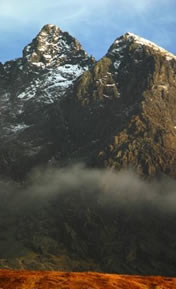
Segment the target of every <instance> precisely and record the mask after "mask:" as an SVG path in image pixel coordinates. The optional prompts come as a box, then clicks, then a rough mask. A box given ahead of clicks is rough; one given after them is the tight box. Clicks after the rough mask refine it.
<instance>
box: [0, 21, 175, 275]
mask: <svg viewBox="0 0 176 289" xmlns="http://www.w3.org/2000/svg"><path fill="white" fill-rule="evenodd" d="M175 102H176V57H175V56H174V55H172V54H170V53H169V52H167V51H165V50H164V49H162V48H160V47H158V46H156V45H155V44H153V43H151V42H149V41H147V40H144V39H142V38H140V37H138V36H136V35H134V34H131V33H126V34H125V35H123V36H121V37H120V38H118V39H117V40H115V42H114V43H113V44H112V46H111V47H110V48H109V50H108V52H107V54H106V55H105V57H103V58H102V59H101V60H100V61H98V62H95V60H94V59H93V58H92V57H89V56H88V55H87V53H86V52H85V51H84V50H83V48H82V47H81V45H80V44H79V42H78V41H77V40H75V39H74V38H73V37H72V36H70V35H69V34H68V33H66V32H62V31H61V30H60V29H59V28H58V27H56V26H54V25H46V26H44V27H43V28H42V30H41V31H40V33H39V34H38V35H37V37H36V38H35V39H34V40H33V41H32V43H31V44H29V45H27V46H26V47H25V48H24V51H23V57H22V58H19V59H16V60H14V61H9V62H6V63H5V64H0V106H1V110H0V130H1V135H0V174H1V176H3V177H7V176H8V177H9V178H10V179H15V180H18V181H19V180H20V181H21V182H20V183H19V182H18V183H17V184H16V183H15V185H14V183H13V182H12V185H11V183H10V187H9V184H8V185H6V183H5V184H4V183H3V181H1V186H0V192H1V194H2V202H1V203H0V216H1V218H0V230H1V233H2V236H0V266H1V267H2V268H20V269H52V270H53V269H55V270H58V269H59V270H75V271H81V270H86V271H88V270H96V271H104V272H118V273H130V274H137V273H138V274H163V275H166V274H167V275H174V274H175V266H176V258H175V247H176V244H175V239H176V237H175V236H176V233H175V220H176V218H175V212H173V211H174V210H172V211H169V210H167V209H165V210H163V211H162V209H161V208H160V207H159V206H158V205H157V206H155V204H153V199H151V200H149V201H148V199H147V202H144V203H143V202H141V203H140V204H139V205H138V202H137V200H136V202H132V203H130V202H129V203H128V198H130V195H128V193H129V191H130V192H131V184H132V183H133V177H130V178H129V179H128V178H126V179H125V182H124V184H126V183H127V184H128V186H127V187H126V186H124V188H123V190H122V193H123V194H126V193H127V195H123V196H124V199H123V196H122V200H123V201H122V202H121V200H120V201H119V202H118V199H117V200H116V201H114V202H113V201H112V202H111V204H110V205H107V203H108V202H109V199H111V198H112V194H111V193H113V192H114V190H115V189H116V186H115V187H114V184H117V181H115V179H117V180H118V182H119V184H118V185H117V192H115V194H116V193H117V195H118V193H119V192H121V188H120V187H119V186H121V185H120V184H121V182H120V179H119V177H118V175H117V176H116V175H115V177H114V178H113V180H112V179H111V178H105V180H106V181H107V182H108V184H109V183H111V181H112V184H111V186H110V188H109V187H108V186H106V185H107V184H106V183H104V186H102V183H101V181H102V179H103V180H104V174H102V171H101V172H100V171H98V172H97V171H96V170H95V171H94V170H93V168H97V167H99V168H103V169H104V168H110V169H112V168H114V169H117V171H118V170H121V169H123V168H127V167H130V168H131V167H132V168H133V169H134V170H136V171H137V173H138V174H139V175H141V176H143V177H156V176H161V175H167V176H171V177H174V178H175V177H176V145H175V143H176V113H175V112H176V111H175V110H176V106H175ZM80 162H81V163H85V164H86V165H87V167H89V168H90V171H91V174H92V173H93V176H92V175H91V178H90V171H89V170H88V171H85V174H84V168H83V169H79V170H78V171H77V170H76V173H75V170H74V169H73V171H72V170H71V171H69V168H66V169H63V167H64V166H66V165H70V164H73V163H80ZM36 166H42V167H50V169H51V168H52V167H55V169H56V172H55V169H54V170H53V171H52V170H51V172H50V171H49V177H48V175H47V174H45V171H42V173H41V174H42V175H43V176H44V177H43V178H42V179H41V178H39V179H37V180H36V179H35V181H36V183H35V186H34V185H33V181H31V179H30V178H29V179H27V181H26V180H25V176H26V174H27V173H28V172H29V171H30V170H31V169H33V168H34V167H36ZM59 168H60V169H59ZM61 168H62V169H63V170H62V169H61ZM57 170H59V173H58V171H57ZM60 170H61V171H60ZM115 171H116V170H114V171H113V170H111V172H115ZM73 172H74V173H73ZM82 172H83V175H82ZM60 174H61V176H62V178H61V177H60ZM74 174H75V175H74ZM97 174H98V176H99V179H100V180H101V181H100V183H101V186H99V184H98V185H97V183H96V185H95V186H93V184H94V182H95V179H96V176H97ZM52 175H54V176H55V178H54V179H53V178H52V177H51V176H52ZM73 175H74V178H75V176H76V181H75V179H74V178H72V177H73ZM37 176H38V175H37ZM40 177H41V176H40ZM35 178H36V177H35ZM123 178H125V177H124V176H123ZM70 180H72V182H71V184H72V185H73V186H71V185H70ZM79 180H81V182H82V183H81V185H79V186H77V185H76V183H77V182H78V183H79ZM126 180H127V181H126ZM138 181H139V180H138V179H137V181H136V183H137V184H138ZM167 181H168V179H166V183H167ZM114 182H115V183H114ZM168 182H170V180H169V181H168ZM31 183H32V184H31ZM129 183H130V188H129ZM136 183H135V185H136ZM166 183H164V185H163V187H162V188H161V187H159V188H160V192H159V193H161V195H162V194H163V196H167V195H168V191H167V190H171V191H174V190H175V189H173V187H174V186H172V185H171V186H170V187H169V188H167V186H166ZM63 184H64V185H63ZM174 184H175V183H174ZM50 185H51V186H50ZM53 185H54V188H55V191H54V193H53V195H52V190H53V188H52V186H53ZM65 185H66V189H65V187H64V186H65ZM154 185H156V184H155V183H154ZM13 187H14V188H13ZM106 187H107V192H108V197H107V196H106V201H104V200H103V197H102V193H103V192H104V188H106ZM9 188H10V189H9ZM174 188H175V187H174ZM135 189H137V190H139V189H140V191H141V194H142V193H143V192H144V193H145V194H146V196H148V195H149V196H150V194H149V193H150V191H152V187H151V186H149V187H147V189H145V184H143V186H138V185H136V187H135ZM107 192H106V193H107ZM133 192H134V189H133ZM131 193H132V192H131ZM134 193H136V192H134ZM48 196H50V197H48ZM137 196H138V197H139V200H141V199H140V195H137ZM155 197H156V196H155ZM158 197H159V198H160V194H158V195H157V198H158ZM171 197H172V198H173V200H174V196H173V195H171ZM136 199H137V198H136ZM154 199H155V198H154ZM171 200H172V199H171ZM169 202H170V201H169ZM121 203H123V204H124V203H125V205H122V206H121ZM136 203H137V206H136ZM169 204H171V202H170V203H169ZM31 208H32V209H31ZM146 216H147V218H146ZM100 245H101V246H100ZM9 248H10V249H9Z"/></svg>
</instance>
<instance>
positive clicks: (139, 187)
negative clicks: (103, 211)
mask: <svg viewBox="0 0 176 289" xmlns="http://www.w3.org/2000/svg"><path fill="white" fill-rule="evenodd" d="M78 193H79V194H81V195H87V196H89V197H90V198H89V201H90V200H91V198H92V202H94V201H95V197H96V200H98V202H99V203H101V204H103V206H107V207H108V206H112V205H113V206H114V205H115V204H118V206H119V205H120V206H122V207H123V206H133V207H134V206H149V207H150V206H152V207H156V208H157V209H159V210H163V211H169V212H174V211H175V209H176V181H175V180H172V179H170V178H167V177H163V178H162V179H161V180H160V181H151V182H147V181H144V180H142V179H141V178H140V177H139V176H137V175H136V174H135V173H134V172H133V171H132V170H122V171H120V172H116V171H115V170H112V169H90V168H86V167H85V166H84V165H83V164H77V165H74V166H69V167H65V168H47V169H35V170H33V171H32V172H31V173H30V174H29V176H28V177H27V178H26V180H25V181H24V183H22V184H18V183H15V182H13V181H10V180H1V181H0V197H1V204H0V206H1V207H2V208H3V209H5V208H8V209H10V208H11V209H14V208H16V209H19V208H23V207H26V206H27V207H30V205H31V204H32V205H34V204H35V206H37V205H38V204H41V202H43V201H48V200H52V199H53V198H56V197H57V196H59V195H62V196H63V195H64V194H67V195H77V194H78Z"/></svg>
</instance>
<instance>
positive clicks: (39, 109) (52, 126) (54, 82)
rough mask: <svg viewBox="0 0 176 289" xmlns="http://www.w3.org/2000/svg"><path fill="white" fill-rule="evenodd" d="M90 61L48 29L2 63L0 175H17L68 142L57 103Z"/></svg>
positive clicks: (66, 36)
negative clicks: (0, 173) (18, 56)
mask: <svg viewBox="0 0 176 289" xmlns="http://www.w3.org/2000/svg"><path fill="white" fill-rule="evenodd" d="M93 63H94V59H92V58H90V57H88V55H87V53H86V52H85V51H84V50H83V49H82V47H81V45H80V44H79V42H78V41H77V40H75V39H74V38H73V37H72V36H70V35H69V34H68V33H66V32H62V31H61V30H60V29H59V28H58V27H57V26H54V25H46V26H44V27H43V28H42V30H41V31H40V33H39V34H38V35H37V37H36V38H35V39H34V40H33V41H32V43H31V44H29V45H27V46H26V47H25V48H24V51H23V57H22V58H19V59H16V60H14V61H9V62H6V63H5V64H4V65H1V74H0V95H1V97H0V104H1V108H2V109H1V115H0V119H1V124H0V128H1V149H0V155H1V156H0V159H1V165H0V171H1V172H3V173H5V174H6V175H10V176H13V177H16V178H18V177H20V176H21V175H23V172H25V171H28V170H29V169H30V168H31V167H33V166H35V165H38V164H40V163H41V162H42V163H46V162H47V161H48V160H49V159H50V158H51V157H52V155H53V154H54V153H55V152H56V147H57V151H62V147H63V146H64V144H65V143H67V142H68V133H67V125H66V123H65V120H64V119H63V116H62V111H61V109H60V104H59V103H60V101H61V100H63V98H64V96H63V95H65V94H67V91H68V89H70V88H71V87H72V86H73V83H74V81H75V80H76V79H77V78H78V77H79V76H80V75H81V74H82V73H83V72H84V71H85V70H88V69H89V67H90V66H91V65H92V64H93Z"/></svg>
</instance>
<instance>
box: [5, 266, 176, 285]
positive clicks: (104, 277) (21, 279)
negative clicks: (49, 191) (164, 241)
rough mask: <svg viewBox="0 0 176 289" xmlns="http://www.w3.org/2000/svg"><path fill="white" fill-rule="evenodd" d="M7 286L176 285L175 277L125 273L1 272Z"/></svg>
mask: <svg viewBox="0 0 176 289" xmlns="http://www.w3.org/2000/svg"><path fill="white" fill-rule="evenodd" d="M0 286H1V287H2V288H4V289H17V288H18V289H22V288H23V289H32V288H34V287H35V288H36V289H40V288H42V289H45V288H47V289H48V288H50V289H55V288H60V289H65V288H70V289H82V288H84V289H90V288H92V289H104V288H107V289H117V288H118V289H126V288H128V289H141V288H144V289H153V288H165V289H174V288H176V280H175V278H164V277H140V276H123V275H109V274H96V273H81V274H80V273H60V272H27V271H21V272H20V271H19V272H17V271H16V272H15V271H3V270H1V271H0Z"/></svg>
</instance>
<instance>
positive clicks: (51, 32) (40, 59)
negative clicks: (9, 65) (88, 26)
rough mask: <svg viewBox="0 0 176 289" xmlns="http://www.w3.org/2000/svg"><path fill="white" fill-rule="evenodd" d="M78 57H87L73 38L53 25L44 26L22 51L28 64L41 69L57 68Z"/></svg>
mask: <svg viewBox="0 0 176 289" xmlns="http://www.w3.org/2000/svg"><path fill="white" fill-rule="evenodd" d="M79 55H80V56H86V57H88V55H87V53H86V52H85V51H84V50H83V48H82V47H81V45H80V43H79V42H78V41H77V40H76V39H75V38H74V37H72V36H71V35H70V34H69V33H67V32H63V31H62V30H61V29H60V28H59V27H58V26H56V25H53V24H47V25H44V26H43V28H42V29H41V30H40V32H39V34H38V35H37V36H36V37H35V38H34V39H33V40H32V42H31V43H30V44H28V45H27V46H26V47H25V48H24V51H23V57H24V58H25V59H26V60H27V61H28V62H29V63H31V64H32V65H35V66H38V67H41V68H45V67H52V66H58V65H60V64H62V63H65V62H68V61H69V60H70V58H74V57H75V56H76V57H77V56H79Z"/></svg>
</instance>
